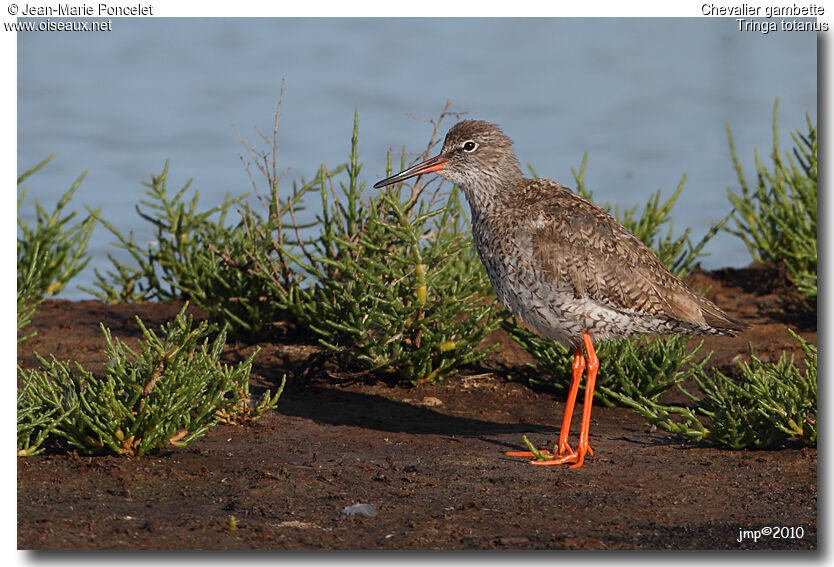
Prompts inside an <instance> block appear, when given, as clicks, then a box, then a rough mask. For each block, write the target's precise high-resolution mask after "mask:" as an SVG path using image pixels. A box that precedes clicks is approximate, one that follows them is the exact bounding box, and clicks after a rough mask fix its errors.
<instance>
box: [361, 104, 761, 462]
mask: <svg viewBox="0 0 834 567" xmlns="http://www.w3.org/2000/svg"><path fill="white" fill-rule="evenodd" d="M512 144H513V143H512V140H510V138H508V137H507V136H506V135H505V134H504V132H502V131H501V129H500V128H499V127H498V126H496V125H495V124H491V123H489V122H483V121H481V120H464V121H462V122H459V123H457V124H455V125H454V126H452V128H451V129H450V130H449V132H448V133H447V134H446V139H445V141H444V142H443V148H442V149H441V150H440V154H439V155H437V156H435V157H433V158H430V159H428V160H426V161H424V162H422V163H419V164H417V165H415V166H413V167H410V168H408V169H406V170H405V171H402V172H400V173H397V174H396V175H392V176H391V177H388V178H387V179H383V180H382V181H380V182H378V183H377V184H375V185H374V187H375V188H380V187H384V186H386V185H391V184H393V183H399V182H401V181H404V180H406V179H408V178H410V177H414V176H417V175H422V174H424V173H431V172H434V173H437V174H438V175H440V176H441V177H443V178H444V179H447V180H448V181H451V182H452V183H454V184H456V185H457V186H458V187H460V188H461V189H462V190H463V192H464V194H465V195H466V199H467V201H468V202H469V206H470V208H471V211H472V236H473V240H474V242H475V247H476V248H477V250H478V254H479V255H480V257H481V261H482V262H483V264H484V267H485V268H486V272H487V274H488V275H489V280H490V282H491V283H492V287H493V288H494V289H495V293H496V295H497V296H498V299H500V300H501V301H502V302H503V303H504V305H505V306H506V307H507V308H508V309H509V310H510V311H511V312H512V313H513V314H515V315H516V316H517V317H518V318H519V319H521V320H522V321H523V322H524V323H526V324H527V325H528V326H530V327H532V328H533V329H535V330H536V331H537V332H538V333H540V334H541V335H542V336H544V337H547V338H550V339H553V340H555V341H558V342H560V343H562V344H565V345H568V346H569V347H572V348H573V364H572V378H571V385H570V389H569V390H568V398H567V403H566V405H565V413H564V417H563V418H562V428H561V431H560V433H559V440H558V443H557V445H556V447H555V448H554V452H550V451H542V452H541V453H540V455H539V458H537V459H535V460H533V461H531V463H532V464H534V465H562V464H571V468H577V467H581V466H582V464H583V463H584V461H585V455H586V453H587V454H590V455H593V454H594V453H593V450H592V449H591V447H590V446H589V444H588V433H589V429H590V423H591V405H592V402H593V397H594V385H595V382H596V377H597V371H598V369H599V359H598V358H597V355H596V352H595V351H594V342H595V341H604V340H610V339H615V338H621V337H630V336H634V335H638V334H669V333H685V334H694V335H729V336H734V335H735V334H736V333H737V332H738V331H741V330H743V329H745V328H747V327H748V325H747V324H745V323H743V322H741V321H737V320H735V319H732V318H730V317H729V316H728V315H727V314H726V313H725V312H724V311H722V310H721V309H719V308H718V307H717V306H716V305H715V304H714V303H712V302H711V301H709V300H708V299H706V298H705V297H703V296H702V295H700V294H699V293H697V292H696V291H695V290H693V289H692V288H691V287H690V286H688V285H687V284H686V283H684V282H683V281H681V280H680V279H678V278H677V277H675V276H674V275H673V274H672V273H671V272H669V270H668V269H666V266H664V265H663V263H662V262H661V261H660V260H659V259H658V258H657V256H655V254H654V253H653V252H652V251H651V250H650V249H649V248H648V247H647V246H646V245H645V244H643V243H642V242H641V241H640V240H639V239H637V238H636V237H635V236H634V235H633V234H631V233H630V232H629V231H628V230H627V229H626V228H625V227H623V226H622V225H621V224H620V223H618V222H617V221H616V220H615V219H614V218H613V217H612V216H611V215H609V214H608V213H607V212H605V211H604V210H602V209H601V208H599V207H597V206H596V205H594V204H593V203H591V202H589V201H587V200H585V199H583V198H581V197H579V196H578V195H576V194H575V193H573V192H572V191H571V190H570V189H568V188H567V187H565V186H563V185H562V184H560V183H557V182H556V181H552V180H550V179H527V178H525V177H524V175H523V174H522V172H521V167H520V166H519V164H518V159H517V158H516V156H515V153H514V152H513V149H512ZM583 346H584V348H585V354H583V352H582V348H583ZM586 369H587V379H586V382H585V401H584V404H583V407H582V422H581V425H580V430H579V442H578V444H577V447H576V450H573V449H571V447H570V445H569V444H568V435H569V432H570V423H571V417H572V415H573V408H574V404H575V402H576V397H577V393H578V391H579V383H580V381H581V379H582V375H583V373H584V372H585V370H586ZM507 454H508V455H510V456H515V457H536V455H534V454H533V453H532V452H528V451H513V452H509V453H507ZM542 456H543V458H541V457H542Z"/></svg>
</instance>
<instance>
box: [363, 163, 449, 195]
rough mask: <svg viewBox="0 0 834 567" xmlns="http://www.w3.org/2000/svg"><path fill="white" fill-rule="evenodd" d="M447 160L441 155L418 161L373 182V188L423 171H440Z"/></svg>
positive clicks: (397, 181) (403, 179) (420, 173)
mask: <svg viewBox="0 0 834 567" xmlns="http://www.w3.org/2000/svg"><path fill="white" fill-rule="evenodd" d="M447 161H449V158H445V157H443V156H440V155H438V156H434V157H433V158H429V159H427V160H426V161H424V162H422V163H418V164H417V165H414V166H411V167H409V168H408V169H406V170H405V171H401V172H399V173H398V174H396V175H392V176H391V177H388V178H386V179H383V180H382V181H379V182H377V183H375V184H374V189H379V188H380V187H385V186H386V185H391V184H393V183H399V182H400V181H405V180H406V179H408V178H409V177H414V176H415V175H423V174H424V173H431V172H433V171H440V170H441V169H443V168H444V167H446V162H447Z"/></svg>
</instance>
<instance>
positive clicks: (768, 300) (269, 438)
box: [17, 268, 817, 549]
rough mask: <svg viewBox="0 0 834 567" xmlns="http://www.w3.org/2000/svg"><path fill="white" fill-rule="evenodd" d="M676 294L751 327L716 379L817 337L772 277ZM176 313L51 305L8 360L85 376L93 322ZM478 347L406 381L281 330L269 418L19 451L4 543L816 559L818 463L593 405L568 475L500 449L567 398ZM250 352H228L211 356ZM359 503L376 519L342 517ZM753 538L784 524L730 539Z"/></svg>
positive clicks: (94, 355) (812, 454)
mask: <svg viewBox="0 0 834 567" xmlns="http://www.w3.org/2000/svg"><path fill="white" fill-rule="evenodd" d="M689 281H690V283H691V284H693V285H694V286H695V287H696V288H698V289H702V290H703V289H709V292H708V295H709V296H710V297H711V298H712V299H713V300H715V301H716V302H717V303H718V304H719V305H720V306H722V307H723V308H725V309H726V310H727V311H728V312H729V313H730V314H731V315H733V316H736V317H738V318H741V319H743V320H745V321H747V322H748V323H751V324H752V325H754V326H753V328H752V329H751V330H749V331H747V332H744V333H743V334H741V335H740V336H739V337H737V338H734V339H728V338H721V337H714V338H713V337H710V338H707V339H706V341H705V342H706V344H705V346H704V350H705V351H706V350H714V351H715V354H714V355H713V357H712V359H711V361H710V365H711V366H717V367H719V368H721V369H722V370H724V371H725V372H726V371H730V370H731V369H732V368H733V366H734V362H735V361H737V360H739V359H743V358H744V357H746V356H747V355H748V343H752V344H753V346H754V347H755V349H756V354H757V355H758V356H760V357H762V358H765V359H775V358H777V357H778V356H779V354H780V353H781V352H782V351H784V350H789V351H792V352H798V353H799V356H800V357H801V351H800V350H799V349H798V347H797V345H796V343H795V341H793V339H792V338H791V337H790V335H789V334H788V332H787V329H788V328H792V329H796V330H798V331H799V333H800V334H801V335H802V336H803V337H805V338H807V339H810V340H811V341H812V342H814V343H816V341H817V331H816V329H817V323H816V311H815V310H814V309H815V308H813V307H811V308H810V309H809V308H808V307H807V306H805V307H803V306H801V305H799V304H797V303H795V302H793V301H792V300H790V299H788V298H789V297H790V293H788V290H787V288H786V287H785V284H784V280H783V279H782V278H779V277H778V274H774V273H773V272H769V271H766V270H763V269H755V268H751V269H745V270H730V269H725V270H721V271H718V272H713V273H703V272H702V273H697V274H695V275H693V276H691V277H690V278H689ZM179 308H180V305H177V304H171V305H168V304H154V303H147V304H131V305H105V304H102V303H99V302H95V301H82V302H69V301H61V300H55V301H47V302H45V303H44V304H43V305H42V306H41V307H40V308H39V310H38V312H37V313H36V315H35V317H34V321H33V324H32V327H31V330H35V331H37V333H38V334H37V336H36V337H35V338H33V339H30V340H28V341H26V342H24V343H22V344H21V345H19V347H18V357H19V363H20V364H21V365H22V366H24V367H36V366H37V361H36V360H35V358H34V356H32V354H31V353H32V351H37V352H39V353H42V354H47V353H53V354H54V355H55V356H56V357H57V358H58V359H75V360H78V361H79V362H81V363H82V364H83V365H84V366H85V367H87V368H89V369H90V370H92V371H94V372H96V371H99V370H100V369H101V365H102V364H103V363H104V357H103V354H102V350H103V344H104V341H103V339H102V334H101V331H100V330H99V322H102V323H104V325H106V326H107V327H109V328H110V329H112V331H113V334H114V335H116V336H119V337H121V338H123V339H125V340H127V341H135V340H137V339H138V337H139V336H140V331H139V328H138V326H137V324H136V322H135V320H134V316H135V315H139V316H140V317H141V318H142V320H143V321H144V322H145V323H146V324H147V325H148V326H149V327H151V328H154V327H158V326H159V325H161V324H162V323H163V322H165V321H167V320H169V319H171V318H173V316H174V315H175V314H176V312H177V311H178V309H179ZM195 313H196V314H199V311H196V310H195ZM279 334H280V333H279ZM493 339H494V340H496V341H498V342H499V343H500V347H499V348H498V349H497V350H495V351H493V353H492V354H491V355H490V356H489V358H488V359H487V360H486V362H485V363H484V364H483V365H482V366H481V367H478V368H470V369H467V371H466V372H463V373H461V375H460V376H458V377H456V378H453V379H450V380H447V381H446V382H443V383H440V384H426V385H421V386H418V387H415V388H407V387H403V386H401V385H394V384H389V383H386V382H385V381H382V380H376V381H374V380H371V379H369V378H368V377H367V376H362V377H359V378H357V377H356V376H351V375H348V374H347V373H346V372H344V371H340V370H339V367H338V366H336V365H335V364H334V363H332V362H330V363H328V364H321V361H322V360H323V359H326V358H327V357H326V356H325V355H323V353H322V351H321V349H319V348H318V347H317V346H316V345H315V342H314V341H313V340H312V339H311V338H310V337H303V336H297V335H295V336H294V335H293V333H292V332H285V333H283V334H281V338H280V339H275V340H273V341H271V342H267V343H262V346H263V351H262V352H261V353H260V354H259V355H258V357H257V359H256V361H255V366H254V369H253V380H254V382H253V383H254V385H256V386H259V387H275V385H276V384H277V383H280V378H281V376H282V375H283V374H284V373H287V375H288V376H289V380H288V385H287V388H286V391H285V392H284V394H283V396H282V397H281V400H280V402H279V405H278V409H277V411H275V412H271V413H269V414H268V415H266V416H264V417H263V418H262V419H260V420H259V421H257V422H255V424H254V425H251V426H246V427H236V426H218V427H215V428H214V429H212V430H211V431H210V432H209V434H208V435H207V436H206V437H204V438H203V439H200V440H198V441H196V442H195V443H193V444H192V445H191V446H189V447H186V448H181V449H179V448H174V449H171V450H163V451H160V452H158V453H156V454H154V455H151V456H146V457H143V458H137V459H132V458H124V457H121V458H120V457H109V456H108V457H85V456H80V455H78V454H77V453H75V452H74V451H69V452H68V451H66V450H65V449H61V448H59V447H51V448H50V450H49V451H47V452H46V453H44V454H42V455H40V456H36V457H28V458H18V473H17V475H18V476H17V486H18V510H17V514H18V516H17V517H18V546H19V547H20V548H23V549H155V548H159V549H493V548H497V549H526V548H552V549H777V548H778V549H782V548H785V549H816V547H817V451H816V449H814V448H807V447H803V446H801V445H800V444H798V443H790V442H789V443H786V444H785V445H784V446H782V447H780V448H778V449H773V450H756V451H752V450H751V451H730V450H725V449H720V448H717V447H714V446H711V445H709V444H707V443H701V444H698V443H689V442H686V441H684V440H682V439H680V438H677V437H674V436H670V435H667V434H665V433H663V432H661V431H657V430H653V428H651V427H650V426H649V425H648V424H647V423H646V422H645V421H643V420H642V418H640V417H639V416H637V415H636V414H634V413H632V412H631V411H630V410H627V409H624V408H606V407H595V408H594V413H593V419H592V427H591V444H592V446H593V447H594V449H595V454H594V456H593V457H589V458H587V459H586V461H585V466H584V467H582V468H580V469H576V470H570V469H568V468H561V467H532V466H529V465H527V464H526V462H524V461H523V460H516V459H511V458H508V457H506V456H504V452H505V451H506V450H509V449H518V448H521V447H520V446H521V436H522V435H523V434H528V435H529V436H530V438H531V439H532V440H533V441H534V442H535V443H537V444H538V445H540V446H545V445H552V443H553V442H554V440H555V437H556V435H557V434H558V427H559V423H560V419H561V412H562V409H563V403H564V400H563V398H562V396H561V395H558V394H553V393H551V392H548V391H537V390H535V389H532V388H530V387H528V386H527V385H525V384H524V383H523V382H524V377H525V376H527V377H529V374H530V371H529V370H528V369H526V366H525V363H526V362H528V361H529V360H530V358H529V356H528V355H527V354H526V353H525V352H523V351H522V350H521V349H520V348H519V347H518V346H516V345H515V344H514V343H513V342H512V341H511V340H510V339H509V338H508V337H507V336H506V335H505V334H503V333H500V332H499V333H496V335H495V336H494V337H493ZM252 348H254V347H253V346H252V345H246V344H231V345H229V348H228V349H227V352H226V356H227V359H228V360H229V361H235V360H239V359H242V358H243V357H245V356H246V354H247V353H249V352H251V349H252ZM580 398H581V397H580ZM580 405H581V399H580V403H578V404H577V406H578V407H577V415H578V412H579V411H580V407H579V406H580ZM577 422H578V418H575V419H574V423H575V424H576V423H577ZM575 427H576V425H575ZM575 435H576V433H575V432H574V437H573V440H574V441H575ZM357 503H366V504H370V505H372V506H373V507H374V508H375V510H376V512H377V515H376V516H375V517H365V516H360V515H353V516H348V515H346V514H344V513H342V510H343V509H344V508H346V507H347V506H351V505H353V504H357ZM232 516H234V519H235V522H236V529H231V527H230V518H231V517H232ZM769 528H787V529H783V530H778V531H776V532H775V533H776V535H781V536H784V537H774V534H773V533H771V535H761V534H760V537H758V539H757V540H755V539H754V536H753V535H751V534H746V535H745V534H742V530H751V531H755V530H765V531H766V530H767V529H769ZM742 536H744V537H742ZM740 539H741V541H739V540H740Z"/></svg>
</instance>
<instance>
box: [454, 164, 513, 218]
mask: <svg viewBox="0 0 834 567" xmlns="http://www.w3.org/2000/svg"><path fill="white" fill-rule="evenodd" d="M525 182H526V180H525V179H524V177H523V176H522V175H521V172H520V171H519V172H518V176H517V177H508V176H495V177H487V176H483V175H480V176H478V177H477V178H476V179H469V180H467V182H466V183H460V184H459V186H460V187H461V189H463V194H464V195H465V196H466V200H467V201H468V202H469V206H470V208H471V209H472V215H473V216H476V215H477V216H478V217H480V218H489V217H491V216H493V215H494V214H496V213H498V212H500V211H504V210H508V209H513V208H515V207H513V203H514V202H516V201H517V199H518V197H519V194H520V193H521V192H522V191H523V188H524V185H525Z"/></svg>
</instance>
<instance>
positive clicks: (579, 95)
mask: <svg viewBox="0 0 834 567" xmlns="http://www.w3.org/2000/svg"><path fill="white" fill-rule="evenodd" d="M816 66H817V55H816V35H815V34H811V33H788V32H778V33H770V34H767V35H762V34H760V33H752V32H747V33H742V32H738V31H736V24H735V21H734V20H732V19H727V20H717V19H691V20H669V19H626V20H609V19H588V20H584V19H471V20H467V19H277V20H248V19H176V20H174V19H171V20H168V19H151V20H142V19H130V20H114V22H113V31H112V32H110V33H89V34H83V33H19V34H18V89H19V90H18V167H19V170H20V171H21V172H22V171H23V170H24V169H26V168H28V167H31V166H32V165H34V164H36V163H37V162H39V161H40V160H41V159H43V158H44V157H46V156H47V155H49V154H51V153H53V152H54V153H57V154H58V155H57V157H56V159H55V160H54V161H53V162H52V163H51V164H50V165H49V166H48V167H47V169H46V170H45V171H43V172H41V173H39V174H38V175H36V176H35V177H32V178H30V180H29V181H30V182H29V184H30V185H31V186H32V189H31V192H30V196H29V197H28V198H27V202H26V203H25V206H24V207H23V209H22V213H21V214H22V215H23V216H24V217H25V218H27V219H31V218H33V210H34V206H33V205H34V198H37V199H39V200H40V201H41V202H42V203H43V204H45V205H47V208H49V209H51V208H52V206H53V204H54V202H55V201H56V200H57V199H58V197H59V196H60V195H61V194H62V193H63V192H64V191H66V189H67V188H68V187H69V186H70V184H71V183H72V181H74V180H75V179H76V177H77V176H78V175H79V173H80V172H81V171H83V170H88V175H87V178H86V179H85V181H84V182H83V184H82V185H81V188H80V189H79V190H78V192H77V193H76V198H75V202H74V205H75V206H76V207H77V208H79V209H83V205H89V206H91V207H102V215H103V216H104V217H105V218H106V219H108V220H110V221H111V222H113V223H114V224H116V225H117V226H118V227H120V229H122V230H125V231H129V230H133V231H134V232H135V234H136V237H137V241H139V242H147V241H149V240H150V239H151V234H152V232H151V230H150V228H149V226H147V223H144V222H142V221H141V219H139V217H138V216H137V214H136V212H135V210H134V206H135V205H136V204H137V203H138V201H139V199H140V198H142V191H143V187H142V186H141V184H140V182H141V181H142V180H147V179H148V178H149V177H150V174H152V173H157V172H159V171H161V169H162V166H163V164H164V161H165V160H166V159H170V160H171V166H170V173H169V190H172V189H176V188H179V187H181V186H182V184H184V183H185V182H186V181H187V180H188V179H189V178H194V186H195V187H197V188H198V189H199V190H200V193H201V203H202V204H203V205H204V206H205V207H209V206H211V205H213V204H215V203H217V202H218V201H221V200H222V199H223V196H224V195H225V193H226V191H231V192H232V194H241V193H245V192H247V191H249V190H250V188H251V186H250V183H249V179H248V177H247V175H246V173H245V171H244V169H243V167H242V165H241V163H240V159H239V154H240V153H241V151H242V148H241V145H240V142H239V141H238V138H237V136H236V134H235V132H234V129H233V127H232V125H235V126H236V127H237V128H238V130H239V131H240V132H241V134H242V135H243V136H244V137H245V138H246V139H247V140H249V141H250V142H257V132H258V131H261V132H265V133H266V132H271V128H272V116H273V111H274V109H275V104H276V102H277V99H278V94H279V90H280V84H281V79H282V78H285V79H286V83H287V91H286V96H285V98H284V105H283V113H282V118H281V127H280V141H279V145H280V154H279V161H280V164H281V165H282V166H283V167H284V168H288V172H287V174H286V176H285V178H284V179H285V180H286V183H289V181H291V180H292V179H297V178H299V177H301V176H302V175H303V176H306V177H309V176H311V175H312V174H314V173H315V171H316V169H317V167H318V165H319V164H320V163H321V162H327V163H328V164H330V165H331V166H332V165H336V164H339V163H341V162H342V161H343V160H344V159H345V158H346V156H347V150H348V147H349V142H350V135H351V130H352V123H353V112H354V109H357V110H358V111H359V116H360V150H361V152H362V159H363V161H364V164H365V165H364V169H363V174H364V176H365V179H366V181H368V182H370V183H373V182H374V181H377V180H378V179H380V178H381V177H383V176H384V173H385V152H386V150H387V149H388V148H394V149H397V150H398V149H399V148H401V147H402V146H403V145H406V146H407V147H408V148H409V150H411V151H415V152H417V151H421V150H422V149H423V148H424V147H425V144H426V142H427V140H428V137H429V135H430V132H431V128H430V126H429V125H427V124H426V123H424V122H422V121H420V120H417V119H415V118H413V117H419V118H422V119H428V118H434V117H436V116H437V115H438V113H439V112H440V110H441V109H442V108H443V105H444V103H445V102H446V100H451V101H452V102H453V107H452V109H453V110H456V111H460V112H467V113H468V114H467V116H468V117H472V118H480V119H485V120H489V121H492V122H496V123H498V124H500V125H501V126H502V127H503V129H504V130H505V131H506V132H507V134H508V135H509V136H510V137H511V138H513V139H514V140H515V147H516V151H517V154H518V156H519V158H520V160H521V162H522V164H527V163H529V164H531V165H532V166H533V167H534V168H535V169H536V171H537V173H538V174H539V175H541V176H545V177H552V178H555V179H558V180H561V181H563V182H565V183H566V184H567V185H572V182H573V179H572V176H571V167H572V166H578V165H579V163H580V161H581V159H582V155H583V152H584V151H585V150H588V151H589V155H590V157H589V162H588V168H587V173H586V180H587V182H588V184H589V186H590V187H591V188H592V189H594V194H595V197H596V198H597V199H598V200H601V201H611V202H612V203H619V204H621V205H623V206H632V205H633V204H635V203H641V204H642V203H643V202H645V200H646V199H647V197H648V196H649V195H650V194H651V193H653V192H654V191H656V190H657V189H662V190H663V191H664V193H665V194H668V193H670V192H671V191H672V190H673V189H674V188H675V186H676V185H677V183H678V182H679V181H680V178H681V176H682V174H683V173H684V172H685V173H687V174H688V180H687V183H686V187H685V189H684V191H683V194H682V196H681V198H680V200H679V203H678V205H677V207H676V208H675V209H674V211H673V215H674V220H675V226H676V227H678V228H679V229H683V228H685V227H690V226H691V227H693V235H694V237H695V238H696V239H699V238H700V237H701V236H702V235H703V234H704V232H706V230H707V229H708V228H709V226H710V224H711V223H712V222H715V221H717V220H719V219H720V218H722V217H723V216H724V215H725V214H727V212H729V203H728V201H727V199H726V187H727V186H732V187H734V188H735V187H736V182H735V174H734V172H733V170H732V167H731V161H730V157H729V152H728V150H727V141H726V134H725V130H724V123H725V121H728V122H729V123H730V124H731V126H732V128H733V132H734V136H735V139H736V147H737V150H738V152H739V155H740V156H741V157H742V159H743V160H744V163H745V164H746V165H747V166H748V174H752V171H753V170H752V164H753V148H754V147H758V148H760V152H761V154H762V155H763V156H766V154H767V153H768V152H769V149H770V144H771V114H772V109H773V102H774V100H775V99H776V98H777V97H778V98H779V99H780V124H781V134H782V136H781V138H782V144H783V145H784V146H786V147H787V143H788V140H789V138H788V134H789V132H790V131H792V130H794V129H796V128H798V127H803V126H804V117H805V113H806V112H810V113H811V117H812V119H813V120H816V105H817V79H816ZM448 125H451V122H450V123H449V124H448ZM111 241H112V237H111V236H110V234H109V233H108V232H107V231H106V230H104V229H103V228H99V229H97V230H96V232H95V234H94V236H93V240H92V242H91V246H90V252H91V253H92V254H93V256H94V259H93V262H92V263H91V264H90V266H88V268H87V269H86V270H85V272H84V273H82V274H81V275H80V276H79V277H78V278H77V279H76V280H75V281H74V282H73V283H74V284H76V285H86V286H88V287H90V286H91V285H92V281H93V268H94V267H98V268H99V269H105V268H107V267H108V265H109V263H108V261H107V259H106V257H105V254H106V253H107V252H108V251H109V252H113V248H112V246H111V244H110V242H111ZM707 251H708V252H710V253H711V256H710V257H709V258H707V259H705V260H704V262H703V264H704V265H705V267H707V268H715V267H721V266H742V265H746V264H747V263H749V262H750V257H749V255H748V253H747V251H746V249H745V248H744V246H743V244H741V242H740V241H738V240H737V239H736V238H734V237H732V236H731V235H727V234H722V235H719V236H718V237H716V238H715V239H714V240H712V241H711V242H710V244H709V245H708V248H707ZM63 297H67V298H84V297H86V294H84V293H83V292H80V291H79V290H77V289H76V288H75V286H71V287H70V288H68V289H67V290H65V292H64V293H63Z"/></svg>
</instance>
